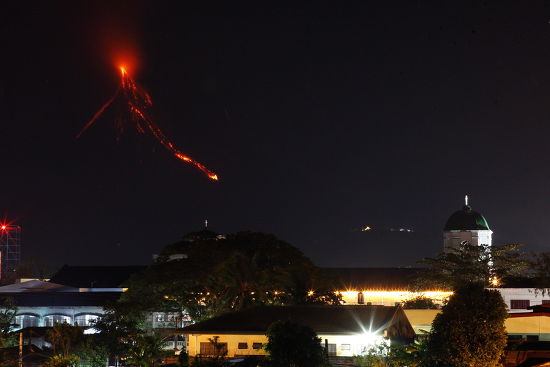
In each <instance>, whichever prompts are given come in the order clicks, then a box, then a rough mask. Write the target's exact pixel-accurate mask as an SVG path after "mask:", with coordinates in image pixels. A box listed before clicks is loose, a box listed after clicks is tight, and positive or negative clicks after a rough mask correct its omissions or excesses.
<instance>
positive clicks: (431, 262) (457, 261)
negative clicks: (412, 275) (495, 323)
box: [416, 242, 532, 289]
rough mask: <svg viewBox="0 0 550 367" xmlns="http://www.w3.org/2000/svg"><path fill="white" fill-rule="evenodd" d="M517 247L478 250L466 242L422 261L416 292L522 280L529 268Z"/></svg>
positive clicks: (529, 263) (525, 258) (480, 248)
mask: <svg viewBox="0 0 550 367" xmlns="http://www.w3.org/2000/svg"><path fill="white" fill-rule="evenodd" d="M520 248H521V245H520V244H510V245H503V246H478V245H472V244H470V243H468V242H465V243H463V244H461V245H460V246H459V247H457V248H454V247H452V248H449V249H447V251H446V252H443V253H440V254H439V255H438V256H437V257H436V258H425V259H424V260H422V261H420V264H422V265H424V266H425V269H423V270H422V271H421V272H420V276H419V278H418V280H417V284H416V287H417V288H424V289H425V288H437V289H457V288H460V287H462V286H464V285H467V284H473V283H476V284H482V285H485V286H490V285H491V281H494V282H495V284H493V285H498V284H499V282H500V281H501V280H502V279H504V278H506V277H513V276H521V275H524V274H525V271H526V270H527V269H528V268H529V267H530V265H531V264H532V263H531V262H530V261H529V260H528V259H527V257H526V254H524V253H522V252H521V251H520Z"/></svg>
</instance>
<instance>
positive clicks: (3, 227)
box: [0, 224, 8, 231]
mask: <svg viewBox="0 0 550 367" xmlns="http://www.w3.org/2000/svg"><path fill="white" fill-rule="evenodd" d="M0 228H2V230H3V231H5V230H6V228H8V227H7V226H6V225H5V224H2V226H1V227H0Z"/></svg>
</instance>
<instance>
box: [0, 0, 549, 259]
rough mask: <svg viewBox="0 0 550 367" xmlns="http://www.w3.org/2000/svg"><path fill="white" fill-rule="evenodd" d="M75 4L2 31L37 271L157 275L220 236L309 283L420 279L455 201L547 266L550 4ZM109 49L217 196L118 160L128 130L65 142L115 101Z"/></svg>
mask: <svg viewBox="0 0 550 367" xmlns="http://www.w3.org/2000/svg"><path fill="white" fill-rule="evenodd" d="M6 3H7V2H6ZM79 3H80V2H59V1H58V2H56V1H52V2H38V1H36V2H30V3H29V2H25V3H24V4H23V5H14V6H13V7H11V8H6V6H7V5H6V4H3V5H2V6H3V7H4V9H0V14H1V22H0V40H1V47H2V53H1V57H0V65H1V68H0V122H1V123H0V127H1V130H0V138H1V139H0V157H1V170H0V172H1V173H0V211H1V212H3V213H5V215H6V216H7V218H8V219H15V220H16V221H17V223H18V224H20V225H21V226H22V227H23V240H24V242H23V245H24V248H23V252H24V255H23V256H24V258H25V259H26V260H30V259H41V260H43V261H49V262H51V263H54V264H63V263H69V264H73V265H77V264H139V263H148V262H149V261H150V258H151V254H153V253H156V252H158V251H159V249H161V248H162V247H163V246H164V245H166V244H168V243H171V242H175V241H177V240H178V239H179V238H181V236H182V235H183V234H184V233H187V232H190V231H193V230H197V229H200V227H201V224H202V221H203V220H204V219H205V218H208V220H209V222H210V224H211V227H210V228H211V229H212V230H215V231H218V232H221V233H228V232H237V231H240V230H255V231H263V232H268V233H273V234H275V235H277V236H278V237H280V238H282V239H284V240H286V241H288V242H290V243H292V244H294V245H296V246H298V247H299V248H301V249H302V250H303V251H304V252H305V253H306V255H308V256H310V257H311V258H312V259H313V260H314V261H315V262H316V263H318V264H319V265H325V266H327V265H333V266H361V265H363V266H382V265H408V264H410V263H411V261H412V259H415V258H421V257H423V256H431V255H434V252H436V251H439V250H440V249H441V248H442V240H441V230H442V227H443V225H444V223H445V220H446V219H447V217H448V216H449V215H450V214H451V213H452V212H453V211H455V210H457V209H459V208H460V207H461V205H462V200H463V195H464V194H465V193H468V194H470V196H471V204H472V206H473V207H474V209H476V210H478V211H480V212H482V213H483V214H484V215H485V216H486V218H487V220H488V222H489V224H490V226H491V228H492V229H493V230H494V231H495V237H494V239H495V242H496V243H506V242H508V243H509V242H522V243H525V244H526V245H527V250H531V251H544V250H547V249H549V247H548V246H549V244H548V241H547V239H548V238H549V237H550V226H549V225H548V222H547V221H548V219H549V218H548V217H549V213H548V208H549V207H550V191H549V190H548V188H549V187H550V185H549V184H550V169H549V168H548V164H547V162H548V161H549V158H550V144H549V142H548V141H549V136H550V124H549V122H550V24H549V21H550V2H542V1H541V2H539V1H530V2H526V1H525V2H518V1H513V2H512V1H510V2H508V1H485V2H484V1H472V2H467V1H455V2H450V1H449V2H440V1H434V2H427V1H421V2H416V1H401V2H386V1H380V2H378V4H377V5H376V4H375V3H374V2H357V3H356V5H357V6H352V5H350V4H348V5H347V6H341V7H338V3H333V4H332V6H324V5H319V3H318V2H315V3H309V4H304V5H303V6H300V7H294V8H284V7H282V6H280V5H279V6H280V7H279V8H271V7H269V6H267V5H266V4H263V6H264V7H259V6H260V5H258V4H257V5H255V6H253V5H251V4H246V3H238V2H226V5H225V6H224V7H219V6H218V5H216V4H215V3H206V2H199V3H201V4H202V7H197V5H196V4H195V3H197V2H168V1H162V2H160V1H158V2H133V3H131V2H117V3H118V5H116V6H114V5H108V2H105V3H100V2H86V3H87V5H82V4H79ZM183 3H193V4H195V5H193V6H188V7H182V4H183ZM260 3H261V2H260ZM360 3H368V6H367V5H366V4H363V5H362V6H361V7H360V6H359V4H360ZM130 4H131V6H130ZM313 4H315V5H313ZM295 6H296V5H295ZM106 35H107V36H106ZM111 36H112V39H114V40H116V42H128V44H130V45H132V46H134V47H136V48H137V51H138V52H139V55H140V60H139V61H140V70H139V72H137V73H136V74H135V78H136V79H137V80H138V82H139V83H140V84H141V85H143V86H144V87H145V88H146V89H147V90H148V91H149V92H150V93H151V94H152V97H153V100H154V103H155V105H154V110H153V112H154V114H155V117H156V121H157V123H158V124H159V125H160V126H161V128H162V129H163V130H164V131H165V132H166V133H167V135H168V136H170V137H171V138H172V139H173V141H174V142H175V143H176V145H177V146H178V147H180V148H181V149H182V150H183V151H185V152H186V153H188V154H190V155H191V156H193V157H196V158H197V159H198V160H200V161H202V162H204V163H205V164H206V165H207V166H209V167H211V168H212V169H213V170H214V171H216V172H217V173H218V174H219V176H220V177H221V182H219V183H213V182H210V181H209V180H207V179H206V178H205V177H204V176H203V175H202V174H201V173H200V172H198V171H197V170H195V169H194V168H192V167H190V166H187V165H185V164H182V163H181V162H179V161H177V160H175V159H174V158H173V157H172V156H171V155H170V154H169V153H168V152H166V151H165V150H163V149H162V148H161V147H159V145H158V144H156V142H155V141H154V140H153V139H152V138H151V137H149V136H140V135H138V134H136V133H134V132H132V129H131V128H130V129H128V130H127V131H126V133H125V134H123V135H122V136H121V137H120V139H119V141H117V138H116V137H117V132H116V129H115V128H114V125H113V121H114V120H115V118H116V117H117V112H116V109H112V110H110V111H109V112H107V113H106V114H105V115H104V116H103V117H102V118H101V119H100V120H99V121H97V123H96V124H95V125H94V126H93V127H92V128H90V129H89V130H88V131H87V132H86V133H85V134H84V135H83V136H82V137H81V138H80V139H78V140H76V139H75V135H76V133H77V132H78V131H79V129H80V128H81V127H82V126H83V125H84V123H85V122H86V121H87V120H88V119H89V118H90V117H91V116H92V115H93V114H94V112H95V111H96V110H97V109H98V108H99V107H100V106H101V104H102V103H103V102H105V100H107V99H108V98H109V96H110V95H111V94H112V93H113V91H114V90H115V88H116V84H117V71H116V69H115V68H114V65H113V60H111V59H110V58H111V56H110V54H109V51H107V48H108V47H107V45H106V44H107V43H108V42H106V38H109V37H111ZM121 39H122V40H124V41H121ZM111 43H112V42H111ZM121 47H122V46H121ZM367 224H368V225H371V226H374V227H376V228H382V229H383V228H389V227H403V226H406V227H411V228H414V229H415V230H416V232H415V233H414V234H411V235H409V237H410V238H408V237H407V236H404V237H403V236H401V237H399V238H397V237H396V234H395V233H388V232H378V233H371V234H368V235H366V234H363V235H361V233H357V232H356V229H357V228H358V227H360V226H362V225H367ZM354 231H355V232H354ZM405 237H406V238H405Z"/></svg>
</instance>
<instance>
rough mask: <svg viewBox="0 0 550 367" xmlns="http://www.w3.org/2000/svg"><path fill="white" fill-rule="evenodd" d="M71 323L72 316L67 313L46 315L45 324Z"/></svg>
mask: <svg viewBox="0 0 550 367" xmlns="http://www.w3.org/2000/svg"><path fill="white" fill-rule="evenodd" d="M63 323H66V324H70V323H71V318H70V316H65V315H48V316H44V326H54V325H55V324H63Z"/></svg>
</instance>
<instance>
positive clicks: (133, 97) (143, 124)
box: [76, 66, 218, 181]
mask: <svg viewBox="0 0 550 367" xmlns="http://www.w3.org/2000/svg"><path fill="white" fill-rule="evenodd" d="M119 69H120V78H121V79H120V86H119V88H118V89H117V90H116V92H115V94H114V95H113V96H112V97H111V99H109V100H108V101H107V102H106V103H105V104H104V105H103V106H101V108H100V109H99V110H98V111H97V112H96V113H95V115H94V116H93V117H92V119H91V120H90V121H88V122H87V123H86V125H84V127H83V128H82V130H81V131H80V132H79V133H78V135H77V136H76V137H77V138H78V137H80V135H82V133H83V132H84V131H85V130H86V129H88V128H89V127H90V126H92V125H93V123H94V122H95V121H96V120H97V119H98V118H99V117H100V116H101V115H102V114H103V112H104V111H105V110H106V109H107V107H109V106H110V105H111V104H112V103H113V102H114V101H115V99H116V98H117V97H118V96H119V95H120V93H122V95H123V96H124V99H125V100H126V103H127V104H128V109H129V111H130V114H131V116H132V121H133V122H134V123H135V127H136V129H137V131H139V132H140V133H142V134H143V133H144V132H145V129H147V130H149V132H150V133H151V134H152V135H153V136H154V137H155V138H156V139H157V140H158V142H159V143H160V144H161V145H162V146H163V147H164V148H166V149H167V150H168V151H170V152H171V153H172V154H173V155H174V156H175V157H176V158H178V159H180V160H182V161H184V162H187V163H189V164H192V165H193V166H195V167H196V168H198V169H199V170H201V171H202V172H203V173H204V174H205V175H206V176H208V178H209V179H211V180H214V181H218V175H216V174H215V173H214V172H212V171H210V170H209V169H208V168H206V167H205V166H204V165H203V164H201V163H199V162H197V161H196V160H194V159H193V158H191V157H189V156H188V155H186V154H184V153H183V152H182V151H180V150H179V149H177V148H176V147H174V144H173V143H172V142H171V141H170V140H169V139H168V137H167V136H166V135H164V133H163V132H162V130H161V129H160V128H159V127H158V126H157V125H156V124H155V123H154V122H153V120H152V119H151V118H150V117H149V116H148V114H147V110H148V109H149V108H150V107H151V106H152V105H153V102H152V100H151V97H150V96H149V94H147V93H146V92H145V91H144V90H143V89H141V88H139V87H138V85H137V84H136V82H135V81H134V80H133V79H132V78H131V77H130V76H129V75H128V71H127V70H126V68H125V67H124V66H120V67H119Z"/></svg>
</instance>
